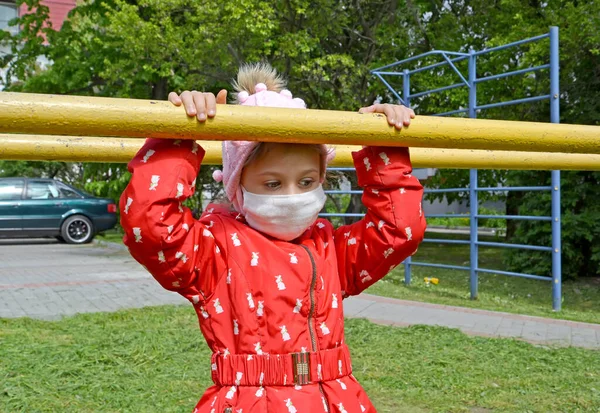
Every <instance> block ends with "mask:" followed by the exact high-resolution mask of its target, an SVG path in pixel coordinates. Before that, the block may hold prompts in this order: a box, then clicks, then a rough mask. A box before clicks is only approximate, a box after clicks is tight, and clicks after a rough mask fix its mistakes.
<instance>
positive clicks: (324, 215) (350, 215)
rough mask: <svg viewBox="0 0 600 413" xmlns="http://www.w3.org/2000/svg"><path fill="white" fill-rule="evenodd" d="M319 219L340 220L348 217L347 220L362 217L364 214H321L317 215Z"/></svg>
mask: <svg viewBox="0 0 600 413" xmlns="http://www.w3.org/2000/svg"><path fill="white" fill-rule="evenodd" d="M319 216H320V217H340V218H344V217H348V218H356V217H364V216H365V214H344V213H340V214H334V213H322V214H319Z"/></svg>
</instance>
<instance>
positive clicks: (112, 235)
mask: <svg viewBox="0 0 600 413" xmlns="http://www.w3.org/2000/svg"><path fill="white" fill-rule="evenodd" d="M97 239H98V240H101V241H106V242H116V243H123V233H122V232H121V231H118V230H110V231H106V232H103V233H101V234H99V235H98V236H97Z"/></svg>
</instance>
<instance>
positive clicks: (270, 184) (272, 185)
mask: <svg viewBox="0 0 600 413" xmlns="http://www.w3.org/2000/svg"><path fill="white" fill-rule="evenodd" d="M279 185H280V183H279V182H277V181H273V182H267V183H265V186H266V187H267V188H269V189H277V188H279Z"/></svg>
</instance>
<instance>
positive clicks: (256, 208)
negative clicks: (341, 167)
mask: <svg viewBox="0 0 600 413" xmlns="http://www.w3.org/2000/svg"><path fill="white" fill-rule="evenodd" d="M242 193H243V194H244V205H243V214H244V215H245V217H246V222H248V225H250V226H251V227H252V228H254V229H255V230H257V231H260V232H264V233H265V234H268V235H270V236H272V237H274V238H278V239H281V240H283V241H291V240H293V239H296V238H298V237H299V236H300V235H302V233H303V232H304V231H306V229H307V228H308V227H309V226H310V225H311V224H312V223H314V222H315V221H316V219H317V217H318V215H319V212H320V211H321V209H322V208H323V205H325V200H326V199H327V197H326V196H325V192H323V187H322V186H320V185H319V187H318V188H317V189H314V190H312V191H310V192H304V193H302V194H294V195H259V194H253V193H252V192H248V191H246V190H245V189H244V188H243V187H242Z"/></svg>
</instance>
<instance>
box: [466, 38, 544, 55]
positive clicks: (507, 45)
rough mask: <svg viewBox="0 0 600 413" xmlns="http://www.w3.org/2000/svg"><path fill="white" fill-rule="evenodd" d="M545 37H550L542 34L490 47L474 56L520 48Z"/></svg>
mask: <svg viewBox="0 0 600 413" xmlns="http://www.w3.org/2000/svg"><path fill="white" fill-rule="evenodd" d="M546 37H550V33H546V34H542V35H539V36H535V37H530V38H529V39H523V40H519V41H518V42H513V43H509V44H505V45H502V46H496V47H491V48H489V49H484V50H480V51H477V52H475V53H474V54H475V56H479V55H482V54H486V53H489V52H496V51H498V50H504V49H508V48H511V47H515V46H520V45H522V44H526V43H531V42H535V41H538V40H542V39H545V38H546Z"/></svg>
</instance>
